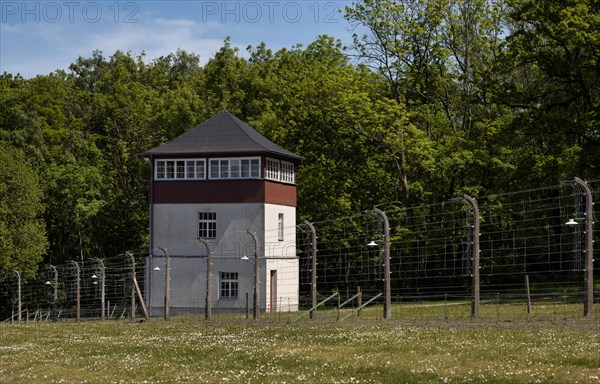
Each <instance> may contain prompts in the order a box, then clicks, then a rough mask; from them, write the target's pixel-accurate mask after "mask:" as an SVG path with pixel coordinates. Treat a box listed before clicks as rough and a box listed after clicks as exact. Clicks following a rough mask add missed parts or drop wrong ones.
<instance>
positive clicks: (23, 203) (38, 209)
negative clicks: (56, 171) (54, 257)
mask: <svg viewBox="0 0 600 384" xmlns="http://www.w3.org/2000/svg"><path fill="white" fill-rule="evenodd" d="M42 195H43V192H42V189H41V188H40V185H39V181H38V177H37V175H36V174H35V172H34V171H33V169H32V168H31V166H30V165H29V164H28V163H27V161H26V159H25V156H24V155H23V153H22V152H21V151H19V150H17V149H15V148H12V147H10V146H8V145H6V144H1V145H0V239H2V241H0V273H9V272H11V271H12V270H18V271H19V272H20V273H21V274H22V276H24V277H26V276H32V275H33V274H34V273H35V271H36V270H37V264H38V263H39V262H40V261H41V260H42V255H43V254H44V252H45V251H46V248H47V246H48V241H47V240H46V233H45V229H44V222H43V220H42V219H41V214H42V212H43V210H44V206H43V205H42Z"/></svg>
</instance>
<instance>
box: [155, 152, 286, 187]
mask: <svg viewBox="0 0 600 384" xmlns="http://www.w3.org/2000/svg"><path fill="white" fill-rule="evenodd" d="M208 165H209V166H208V178H209V179H211V180H220V179H259V178H260V158H258V157H250V158H238V159H209V160H208ZM155 172H156V173H155V178H156V180H204V179H206V178H207V174H206V173H207V167H206V161H205V160H204V159H202V160H156V171H155ZM266 176H267V179H269V180H275V181H281V182H284V183H290V184H293V183H294V164H293V163H289V162H287V161H280V160H275V159H270V158H267V173H266Z"/></svg>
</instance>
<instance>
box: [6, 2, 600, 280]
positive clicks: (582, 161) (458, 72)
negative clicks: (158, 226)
mask: <svg viewBox="0 0 600 384" xmlns="http://www.w3.org/2000/svg"><path fill="white" fill-rule="evenodd" d="M346 17H347V18H348V19H349V20H351V21H352V22H354V23H356V24H357V25H358V26H359V28H358V29H357V30H356V35H355V36H354V40H353V44H352V46H349V47H343V46H342V44H341V43H340V41H339V40H336V39H335V38H334V37H330V36H320V37H318V38H316V40H315V41H314V42H313V43H311V44H309V45H308V46H306V47H302V46H293V47H291V48H286V49H281V50H279V51H276V52H273V51H271V50H270V49H268V47H267V46H266V45H265V44H264V43H261V44H258V45H257V46H249V47H248V48H247V51H246V52H245V53H242V52H240V51H239V50H238V49H237V48H235V47H233V46H232V44H231V41H230V40H229V39H226V40H225V41H224V43H223V46H222V47H221V49H220V50H219V51H218V52H216V53H215V55H214V56H213V57H211V58H208V60H207V61H206V64H204V65H200V60H199V57H198V56H197V55H195V54H194V53H191V52H186V51H183V50H178V51H177V52H174V53H171V54H169V55H167V56H163V57H158V58H155V59H152V60H149V59H148V58H147V57H145V56H144V55H139V56H136V55H133V54H131V53H130V52H121V51H117V52H114V53H113V54H112V55H110V56H105V55H104V54H103V53H102V52H99V51H95V52H93V53H92V54H91V56H90V57H79V58H77V59H75V61H74V63H73V64H72V65H71V66H70V67H69V69H68V70H67V71H60V70H59V71H55V72H54V73H52V74H50V75H46V76H41V75H40V76H36V77H34V78H31V79H23V78H22V77H20V76H19V75H18V74H8V73H4V74H3V75H2V76H0V90H1V98H2V99H1V102H0V139H1V140H2V146H1V147H0V149H1V153H0V161H1V162H2V164H3V166H2V167H0V172H2V184H0V188H1V189H0V209H1V210H2V213H3V214H2V215H0V216H1V221H0V233H1V235H0V237H1V238H2V242H1V245H0V246H1V247H3V248H2V250H3V252H1V253H0V270H4V271H7V270H10V269H14V268H19V269H22V270H34V269H35V266H36V265H37V264H39V263H40V262H41V261H46V262H52V263H58V262H61V261H64V260H69V259H79V258H85V257H103V256H105V255H114V254H117V253H120V252H122V251H124V250H133V251H136V252H144V251H145V250H146V249H147V243H148V230H147V223H148V214H149V213H148V198H149V178H150V175H149V172H150V170H149V167H148V166H147V165H145V164H144V162H143V160H142V159H141V157H140V156H139V154H140V153H142V152H143V151H145V150H147V149H149V148H152V147H154V146H157V145H160V144H162V143H164V142H166V141H168V140H170V139H173V138H174V137H177V136H178V135H180V134H181V133H183V132H185V131H186V130H187V129H189V128H191V127H193V126H194V125H196V124H199V123H201V122H202V121H204V120H205V119H207V118H209V117H210V116H212V115H214V114H215V113H217V112H218V111H220V110H222V109H224V108H226V109H228V110H229V111H231V112H232V113H234V114H236V115H237V116H238V117H239V118H240V119H242V120H244V121H246V122H247V123H248V124H249V125H250V126H252V127H254V128H255V129H257V130H258V131H259V132H260V133H261V134H263V135H264V136H266V137H267V138H268V139H270V140H272V141H273V142H275V143H277V144H278V145H280V146H282V147H284V148H286V149H288V150H290V151H293V152H295V153H297V154H299V155H301V156H303V157H305V158H306V161H305V162H303V163H302V164H301V166H300V168H299V169H298V170H297V174H298V175H297V181H298V213H299V214H298V218H299V221H302V220H304V219H310V220H323V219H329V218H334V217H342V216H345V215H348V214H350V213H352V212H357V211H363V210H365V209H369V208H372V207H373V205H374V204H376V203H378V202H382V201H401V202H403V203H404V204H405V205H406V206H410V205H416V204H419V203H423V202H432V201H445V200H447V199H450V198H452V197H455V196H460V195H461V194H463V193H469V194H472V195H477V194H491V193H496V192H505V191H507V189H512V190H516V189H524V188H530V187H532V186H538V185H547V184H548V183H554V182H558V181H560V180H564V179H570V178H572V177H573V176H575V175H578V176H580V177H582V178H594V177H597V176H598V175H599V172H600V171H599V170H598V168H597V166H598V164H599V163H600V158H599V156H600V151H599V148H598V146H599V145H600V130H599V128H598V127H599V125H598V113H599V105H600V104H599V100H600V99H599V98H598V95H600V92H599V84H600V81H598V80H599V76H600V71H599V68H600V65H599V62H598V58H599V57H600V55H599V54H598V52H597V51H598V49H599V48H598V44H597V43H598V41H599V40H600V35H599V33H600V32H599V31H600V28H599V25H598V23H599V22H600V21H599V20H600V8H599V6H598V5H597V4H596V3H595V2H591V1H585V0H570V1H558V0H556V1H546V2H533V1H528V0H510V1H506V2H499V1H486V0H460V1H447V0H435V1H424V0H423V1H420V0H419V1H410V2H408V1H402V0H386V1H374V0H363V1H359V2H355V3H353V4H352V5H349V6H348V7H347V9H346Z"/></svg>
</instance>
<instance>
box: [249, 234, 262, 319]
mask: <svg viewBox="0 0 600 384" xmlns="http://www.w3.org/2000/svg"><path fill="white" fill-rule="evenodd" d="M246 232H247V233H248V234H249V235H250V236H252V238H253V239H254V308H253V310H252V311H253V317H254V320H258V319H260V297H259V294H260V287H259V284H260V280H259V279H258V273H259V264H258V261H259V245H258V237H257V236H256V232H252V231H250V230H247V231H246Z"/></svg>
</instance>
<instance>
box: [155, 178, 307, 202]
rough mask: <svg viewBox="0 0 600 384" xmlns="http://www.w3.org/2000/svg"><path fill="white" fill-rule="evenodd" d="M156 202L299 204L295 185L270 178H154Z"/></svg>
mask: <svg viewBox="0 0 600 384" xmlns="http://www.w3.org/2000/svg"><path fill="white" fill-rule="evenodd" d="M153 189H154V190H153V194H152V197H153V199H152V200H153V201H152V203H153V204H211V203H214V204H225V203H268V204H279V205H287V206H291V207H295V206H296V186H295V185H292V184H283V183H277V182H272V181H267V180H199V181H155V182H153Z"/></svg>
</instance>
